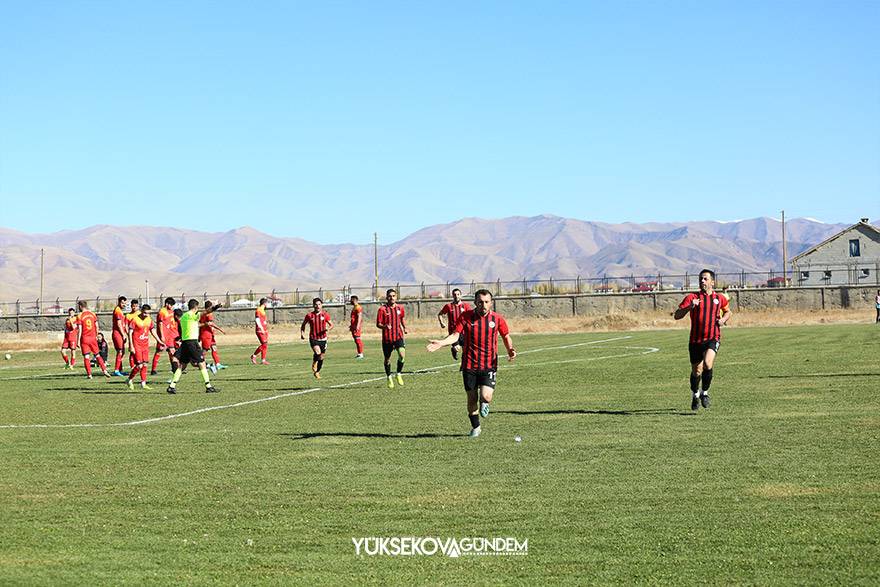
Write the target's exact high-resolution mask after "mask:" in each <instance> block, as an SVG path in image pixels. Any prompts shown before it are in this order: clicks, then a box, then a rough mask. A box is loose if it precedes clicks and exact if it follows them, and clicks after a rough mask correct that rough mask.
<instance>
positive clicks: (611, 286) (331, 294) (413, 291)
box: [0, 263, 880, 316]
mask: <svg viewBox="0 0 880 587" xmlns="http://www.w3.org/2000/svg"><path fill="white" fill-rule="evenodd" d="M810 275H813V276H814V277H815V276H816V275H820V276H821V277H822V279H823V283H820V284H814V283H809V282H807V280H808V278H809V277H810ZM698 283H699V274H698V273H684V274H671V275H666V274H663V273H654V274H649V275H636V274H630V275H615V276H611V275H603V276H601V277H581V276H575V277H563V278H554V277H550V278H548V279H527V278H522V279H517V280H501V279H496V280H494V281H489V280H486V281H465V282H445V283H425V282H422V283H417V284H413V283H382V284H380V285H368V286H351V285H343V286H341V287H336V288H315V289H294V290H292V291H280V290H272V291H269V292H266V291H253V290H251V291H248V292H244V293H242V292H228V291H227V292H223V293H217V292H213V293H211V292H161V291H160V292H159V294H158V295H149V294H146V295H145V293H144V292H126V293H125V295H126V296H127V297H128V298H129V299H137V300H139V301H140V302H141V303H142V304H143V303H148V304H150V306H151V307H152V308H153V310H154V311H155V310H158V309H159V307H161V306H162V304H163V302H164V300H165V298H168V297H171V298H174V300H175V301H176V302H177V303H179V304H185V303H186V301H187V300H189V299H192V298H195V299H198V300H200V301H205V300H211V301H213V302H220V303H222V304H223V305H224V306H226V307H233V308H236V307H238V308H248V307H250V308H252V307H256V305H257V303H258V302H259V300H260V299H261V298H267V299H268V302H269V305H270V306H273V307H282V306H294V307H295V306H310V305H311V303H312V299H313V298H316V297H317V298H321V299H322V300H324V301H325V303H344V302H347V301H348V300H349V298H350V297H351V296H352V295H356V296H358V298H359V299H360V300H361V301H374V300H382V299H384V298H385V291H386V290H387V289H389V288H394V289H396V290H397V291H398V297H399V299H402V300H407V299H431V298H450V297H452V290H453V289H456V288H458V289H460V290H461V291H462V293H463V294H464V295H465V296H468V295H472V294H473V292H475V291H477V290H479V289H488V290H489V291H491V292H492V293H493V294H494V295H496V296H522V295H526V296H543V295H554V294H590V293H598V294H602V293H627V292H632V293H645V292H651V291H676V290H679V291H680V290H690V289H694V288H696V287H697V286H698ZM872 284H876V285H878V286H880V264H878V263H872V264H862V265H853V264H850V265H838V266H834V265H823V266H821V267H820V266H812V267H810V268H809V271H806V270H804V269H803V268H800V269H799V270H796V271H790V272H788V274H787V275H785V276H783V275H782V273H781V272H776V271H764V272H746V271H736V272H718V273H716V276H715V286H716V288H717V289H724V288H733V289H737V288H739V289H746V288H766V287H792V286H808V285H824V286H828V285H872ZM117 297H118V296H116V295H111V296H96V297H94V298H75V299H70V298H60V297H56V298H45V297H44V298H43V299H42V300H39V299H36V300H16V301H14V302H0V316H9V315H13V316H14V315H37V314H39V315H53V314H57V315H63V314H66V313H67V309H68V308H74V309H75V308H76V306H77V302H78V301H79V300H80V299H86V300H87V301H88V302H89V307H90V308H91V309H92V310H96V311H99V312H104V311H107V312H109V311H111V310H112V309H113V306H115V305H116V300H117Z"/></svg>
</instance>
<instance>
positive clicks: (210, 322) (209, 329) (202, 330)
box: [199, 301, 226, 373]
mask: <svg viewBox="0 0 880 587" xmlns="http://www.w3.org/2000/svg"><path fill="white" fill-rule="evenodd" d="M215 309H216V307H215V306H214V305H213V304H211V302H209V301H206V302H205V309H204V311H202V314H201V316H199V342H201V343H202V350H203V351H204V352H206V353H207V352H208V351H211V358H212V359H214V363H213V364H211V365H209V367H208V368H209V369H211V373H217V370H218V369H225V368H226V365H223V364H221V363H220V355H219V353H217V340H216V339H215V338H214V331H215V330H216V331H217V332H221V333H223V334H226V333H225V332H223V329H222V328H220V327H219V326H217V324H215V323H214V310H215Z"/></svg>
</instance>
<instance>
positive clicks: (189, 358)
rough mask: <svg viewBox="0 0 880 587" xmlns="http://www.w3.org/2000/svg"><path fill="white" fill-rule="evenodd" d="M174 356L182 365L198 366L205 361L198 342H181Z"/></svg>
mask: <svg viewBox="0 0 880 587" xmlns="http://www.w3.org/2000/svg"><path fill="white" fill-rule="evenodd" d="M174 356H175V357H176V358H177V360H178V361H180V363H181V364H182V365H186V364H188V363H192V364H193V365H198V364H199V363H203V362H204V361H205V354H204V353H203V352H202V345H201V343H200V342H199V341H198V340H184V341H182V342H181V343H180V347H179V348H178V349H177V352H176V353H174Z"/></svg>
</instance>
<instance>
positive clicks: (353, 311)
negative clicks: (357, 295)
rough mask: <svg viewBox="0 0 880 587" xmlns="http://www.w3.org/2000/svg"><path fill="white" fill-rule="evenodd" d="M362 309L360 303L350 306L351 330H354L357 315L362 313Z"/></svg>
mask: <svg viewBox="0 0 880 587" xmlns="http://www.w3.org/2000/svg"><path fill="white" fill-rule="evenodd" d="M363 311H364V309H363V307H362V306H361V305H360V304H355V305H354V306H352V308H351V325H350V328H351V330H356V329H357V325H358V316H360V315H361V314H362V313H363Z"/></svg>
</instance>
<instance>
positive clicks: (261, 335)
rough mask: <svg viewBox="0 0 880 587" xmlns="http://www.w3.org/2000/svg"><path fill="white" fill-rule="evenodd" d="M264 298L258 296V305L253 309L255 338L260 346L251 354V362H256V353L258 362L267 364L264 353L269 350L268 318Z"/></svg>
mask: <svg viewBox="0 0 880 587" xmlns="http://www.w3.org/2000/svg"><path fill="white" fill-rule="evenodd" d="M268 301H269V300H267V299H266V298H260V305H259V306H257V309H256V310H255V311H254V322H255V323H256V333H257V340H258V341H260V346H258V347H257V350H255V351H254V353H253V354H252V355H251V363H253V364H254V365H256V364H257V355H260V363H261V364H263V365H268V364H269V361H267V360H266V354H267V353H268V352H269V320H268V319H267V318H266V302H268Z"/></svg>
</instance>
